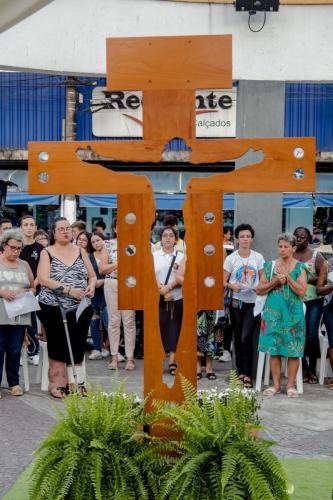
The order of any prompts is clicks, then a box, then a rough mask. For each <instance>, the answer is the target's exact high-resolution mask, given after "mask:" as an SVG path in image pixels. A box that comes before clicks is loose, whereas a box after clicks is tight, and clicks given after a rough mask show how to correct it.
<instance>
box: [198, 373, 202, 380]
mask: <svg viewBox="0 0 333 500" xmlns="http://www.w3.org/2000/svg"><path fill="white" fill-rule="evenodd" d="M200 379H202V373H199V372H198V373H197V380H200Z"/></svg>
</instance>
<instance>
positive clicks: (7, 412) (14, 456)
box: [0, 360, 333, 498]
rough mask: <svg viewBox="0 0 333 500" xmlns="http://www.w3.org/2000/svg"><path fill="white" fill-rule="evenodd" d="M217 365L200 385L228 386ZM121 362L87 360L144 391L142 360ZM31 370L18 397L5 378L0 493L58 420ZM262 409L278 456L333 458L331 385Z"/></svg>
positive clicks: (95, 370)
mask: <svg viewBox="0 0 333 500" xmlns="http://www.w3.org/2000/svg"><path fill="white" fill-rule="evenodd" d="M215 365H216V366H215V371H216V373H217V376H218V379H217V380H216V381H214V382H210V381H208V380H207V379H203V380H201V381H200V382H199V387H201V388H206V387H213V386H217V387H218V388H225V387H227V384H228V372H229V369H230V363H218V362H215ZM123 367H124V365H123V364H121V365H120V370H119V374H118V375H115V373H114V372H110V371H109V370H108V369H107V360H100V361H88V362H87V370H88V375H89V380H90V382H91V384H92V385H95V384H99V385H101V386H102V388H103V389H105V390H109V389H110V387H111V384H112V383H116V380H117V379H118V380H119V379H120V380H125V389H126V390H127V391H134V392H136V393H137V394H139V395H142V392H143V361H138V362H137V370H136V371H134V372H125V370H124V369H123ZM29 370H30V383H31V388H30V392H29V393H27V394H25V395H24V396H22V397H20V398H14V397H12V396H10V395H9V393H8V392H7V391H6V389H5V384H3V388H2V391H1V392H2V399H1V400H0V443H1V446H0V471H1V474H0V498H1V497H2V496H3V495H4V493H5V492H6V491H7V490H8V489H9V488H10V487H11V485H12V484H13V483H14V482H15V480H16V478H17V477H18V475H19V474H20V473H21V472H22V471H23V470H24V469H25V467H26V466H27V465H28V464H29V463H30V462H31V460H32V459H33V451H34V450H35V449H36V448H37V446H38V444H39V443H40V441H41V440H42V439H43V437H44V436H45V435H46V434H47V432H48V430H49V428H50V427H51V426H52V425H53V424H54V422H55V407H56V406H58V407H60V408H61V407H62V403H61V402H58V401H55V400H54V399H51V398H50V397H49V396H48V395H47V393H42V392H41V391H40V386H39V385H37V384H35V383H34V381H35V377H36V370H37V368H36V367H34V366H30V367H29ZM168 378H169V377H168V376H166V379H168ZM169 380H170V379H169ZM260 415H261V417H262V420H263V423H264V425H265V426H266V430H265V431H264V432H265V434H266V436H267V437H268V438H270V439H273V440H276V441H278V444H277V445H276V446H275V452H276V453H277V454H278V455H279V456H284V457H287V456H289V457H290V456H294V457H296V456H297V457H316V458H322V459H328V458H330V459H333V391H329V390H328V389H327V388H326V387H320V386H318V385H317V386H310V385H308V384H305V390H304V395H303V396H302V397H300V398H299V399H297V400H295V399H289V398H287V397H286V395H285V394H281V395H278V396H275V397H273V398H269V399H267V398H265V399H264V400H263V402H262V408H261V410H260ZM332 471H333V462H332ZM332 475H333V472H332Z"/></svg>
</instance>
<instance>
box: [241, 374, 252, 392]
mask: <svg viewBox="0 0 333 500" xmlns="http://www.w3.org/2000/svg"><path fill="white" fill-rule="evenodd" d="M243 384H244V387H245V389H252V388H253V384H252V380H251V379H250V377H246V376H245V377H244V378H243Z"/></svg>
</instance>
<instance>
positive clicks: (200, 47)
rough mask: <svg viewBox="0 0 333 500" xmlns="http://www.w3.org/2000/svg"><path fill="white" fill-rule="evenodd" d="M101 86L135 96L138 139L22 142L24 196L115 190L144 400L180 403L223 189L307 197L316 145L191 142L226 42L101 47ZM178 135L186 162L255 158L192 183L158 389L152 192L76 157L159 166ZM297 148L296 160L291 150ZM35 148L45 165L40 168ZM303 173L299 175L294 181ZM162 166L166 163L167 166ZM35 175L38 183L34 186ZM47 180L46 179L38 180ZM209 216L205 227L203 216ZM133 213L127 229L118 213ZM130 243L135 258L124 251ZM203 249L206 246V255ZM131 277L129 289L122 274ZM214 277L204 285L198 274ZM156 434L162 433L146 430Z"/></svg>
mask: <svg viewBox="0 0 333 500" xmlns="http://www.w3.org/2000/svg"><path fill="white" fill-rule="evenodd" d="M107 57H108V64H107V68H108V88H109V89H110V90H133V89H135V90H143V92H144V140H140V141H133V140H129V141H97V142H94V141H91V142H90V141H83V142H59V143H52V142H40V143H29V192H30V193H33V194H51V193H55V194H58V193H59V194H60V193H61V194H76V193H82V194H84V193H92V194H93V193H96V194H98V193H117V194H118V244H119V251H118V264H119V274H118V282H119V283H118V285H119V294H118V297H119V308H120V309H143V311H144V334H145V340H144V359H145V366H144V393H145V396H146V397H148V396H149V398H150V399H149V401H148V404H147V406H146V410H147V411H149V409H150V408H151V400H152V398H157V399H164V400H168V401H177V402H181V401H182V400H183V394H182V390H181V379H180V374H183V375H184V376H185V377H186V378H187V379H188V380H190V381H191V382H192V384H193V385H194V386H196V383H197V382H196V331H197V311H198V310H200V309H208V310H209V309H220V308H222V307H223V282H222V280H223V276H222V274H223V262H222V261H223V255H222V248H223V246H222V224H223V221H222V210H221V205H222V195H223V193H225V192H281V191H282V192H283V191H297V192H312V191H314V190H315V141H314V139H313V138H306V139H304V138H280V139H276V138H274V139H269V138H268V139H267V138H265V139H261V138H256V139H222V140H220V139H217V140H216V139H208V140H203V139H201V140H197V139H196V138H195V114H194V110H195V106H194V99H195V92H194V90H195V89H200V88H228V87H229V88H230V87H231V86H232V81H231V36H229V35H225V36H195V37H170V38H168V37H148V38H121V39H110V40H108V42H107ZM174 137H179V138H182V139H184V141H185V142H186V144H187V146H188V148H187V149H188V151H187V159H188V163H189V164H206V165H209V164H212V163H219V162H222V161H226V160H229V161H232V160H235V159H237V158H240V157H242V156H243V155H244V154H245V153H247V152H248V151H251V150H254V151H261V152H262V157H263V158H262V160H261V161H260V162H258V164H256V165H250V166H247V167H243V168H241V169H238V170H237V171H234V172H230V173H227V174H216V175H211V176H210V177H207V178H194V179H191V181H190V183H189V184H188V187H187V196H186V200H185V203H184V207H183V214H184V221H185V225H186V243H187V265H186V273H185V282H184V286H183V298H184V313H183V323H182V328H181V333H180V338H179V343H178V347H177V352H176V355H177V362H178V363H179V369H178V370H177V373H176V377H175V383H174V386H173V387H172V388H169V387H167V385H166V384H164V383H163V380H162V376H163V359H164V356H165V354H164V351H163V346H162V341H161V335H160V329H159V318H158V304H159V292H158V289H157V284H156V279H155V272H154V266H153V257H152V254H151V245H150V228H151V224H152V223H153V221H154V217H155V205H154V199H153V189H152V185H151V183H150V182H149V180H148V179H147V178H146V177H144V176H141V175H135V174H131V173H119V172H113V171H112V170H109V169H107V168H105V167H102V166H100V165H98V164H88V163H86V162H84V161H82V160H81V159H80V158H81V157H82V154H81V153H82V151H83V150H85V151H87V152H89V156H90V157H91V158H92V160H95V159H96V161H97V159H104V160H107V159H109V160H110V161H113V162H117V161H119V162H139V163H145V162H149V163H159V164H160V163H161V162H163V161H164V160H165V159H166V155H165V151H166V147H167V144H168V142H169V141H170V140H171V139H173V138H174ZM296 147H298V148H299V147H301V148H303V149H304V158H302V159H301V160H297V159H296V158H295V157H294V154H293V152H294V149H295V148H296ZM40 152H47V153H48V155H49V159H48V161H46V162H41V161H40V159H39V153H40ZM296 169H303V171H304V174H305V176H304V179H300V180H297V179H295V177H294V173H295V170H296ZM166 170H167V167H166ZM40 174H43V175H44V179H42V180H44V181H45V182H41V177H40ZM47 177H48V178H47ZM207 211H209V212H212V213H213V214H214V216H215V220H214V223H213V224H206V223H205V222H204V219H203V216H204V214H205V213H206V212H207ZM128 212H133V213H135V215H136V222H135V224H132V225H130V224H127V223H126V221H125V216H126V213H128ZM131 244H132V245H135V247H136V254H135V255H134V256H129V255H126V247H127V246H128V245H131ZM205 244H212V245H214V247H215V254H214V255H213V256H206V255H205V254H204V251H203V248H204V246H205ZM129 276H133V277H135V278H136V285H135V287H133V288H128V287H127V286H126V278H128V277H129ZM207 276H211V277H213V278H214V279H215V283H214V286H213V287H211V288H207V287H205V285H204V278H205V277H207ZM152 432H153V433H161V429H153V431H152Z"/></svg>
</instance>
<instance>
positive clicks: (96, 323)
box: [90, 306, 109, 351]
mask: <svg viewBox="0 0 333 500" xmlns="http://www.w3.org/2000/svg"><path fill="white" fill-rule="evenodd" d="M96 316H97V317H96ZM101 320H102V324H103V326H104V328H105V329H106V330H107V329H108V322H109V319H108V310H107V307H106V306H104V307H103V308H101V307H94V314H93V317H92V320H91V322H90V333H91V339H92V341H93V346H94V349H95V350H96V351H101V350H102V343H101V329H100V326H101Z"/></svg>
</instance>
